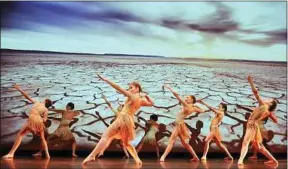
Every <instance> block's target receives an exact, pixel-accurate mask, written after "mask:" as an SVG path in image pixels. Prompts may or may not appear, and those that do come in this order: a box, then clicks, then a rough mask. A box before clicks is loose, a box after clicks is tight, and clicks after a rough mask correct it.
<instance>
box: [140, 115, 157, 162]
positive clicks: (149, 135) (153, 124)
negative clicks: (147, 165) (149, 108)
mask: <svg viewBox="0 0 288 169" xmlns="http://www.w3.org/2000/svg"><path fill="white" fill-rule="evenodd" d="M157 120H158V116H157V115H156V114H153V115H151V116H150V120H148V121H147V123H146V133H145V135H144V137H143V138H142V140H141V141H140V143H139V144H138V146H137V153H139V151H141V149H142V147H143V145H144V144H150V145H153V146H155V147H156V153H157V158H159V157H160V156H159V145H158V142H157V140H156V134H157V133H158V131H159V124H158V123H157Z"/></svg>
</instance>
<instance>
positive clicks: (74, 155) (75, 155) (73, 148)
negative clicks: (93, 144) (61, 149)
mask: <svg viewBox="0 0 288 169" xmlns="http://www.w3.org/2000/svg"><path fill="white" fill-rule="evenodd" d="M76 146H77V145H76V140H73V143H72V157H78V156H77V154H76V153H75V152H76Z"/></svg>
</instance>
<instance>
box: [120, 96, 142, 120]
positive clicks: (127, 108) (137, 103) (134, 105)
mask: <svg viewBox="0 0 288 169" xmlns="http://www.w3.org/2000/svg"><path fill="white" fill-rule="evenodd" d="M141 105H142V99H141V98H140V97H139V96H138V98H136V99H135V100H133V101H132V100H131V99H129V98H128V99H127V100H126V102H125V104H124V106H123V108H122V110H121V111H120V112H119V113H118V115H120V114H128V115H130V116H133V115H134V113H135V112H136V111H137V110H139V108H140V107H141Z"/></svg>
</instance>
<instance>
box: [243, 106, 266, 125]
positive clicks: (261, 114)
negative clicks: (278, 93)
mask: <svg viewBox="0 0 288 169" xmlns="http://www.w3.org/2000/svg"><path fill="white" fill-rule="evenodd" d="M269 114H270V112H269V111H268V106H266V105H261V106H259V107H256V108H255V109H254V111H253V112H252V114H251V116H250V117H249V119H248V122H250V123H251V122H253V123H257V124H258V123H259V122H260V121H261V120H262V119H264V118H266V117H267V116H269Z"/></svg>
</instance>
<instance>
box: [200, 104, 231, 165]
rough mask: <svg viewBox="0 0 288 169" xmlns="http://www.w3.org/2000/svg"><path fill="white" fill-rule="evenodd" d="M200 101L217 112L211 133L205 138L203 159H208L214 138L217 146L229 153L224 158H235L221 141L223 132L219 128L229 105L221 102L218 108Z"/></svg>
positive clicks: (211, 125) (211, 126)
mask: <svg viewBox="0 0 288 169" xmlns="http://www.w3.org/2000/svg"><path fill="white" fill-rule="evenodd" d="M198 102H199V103H201V104H203V105H205V106H206V107H208V108H209V109H210V110H212V111H213V112H214V113H215V117H214V118H213V120H212V122H211V124H210V133H209V134H208V136H207V137H206V138H205V145H204V154H203V156H202V158H201V160H202V161H205V160H206V156H207V153H208V150H209V144H210V142H211V141H212V140H214V141H215V142H216V144H217V146H218V147H219V148H220V149H221V150H222V151H224V152H225V153H226V154H227V156H228V157H226V158H224V159H225V160H233V157H232V156H231V154H230V153H229V151H228V150H227V148H226V147H225V146H224V145H223V144H222V143H221V140H222V138H221V134H220V130H219V125H220V123H221V121H222V119H223V117H224V112H226V111H227V105H226V104H225V103H220V104H219V106H218V107H219V108H218V109H216V108H213V107H211V106H209V105H208V104H207V103H205V102H204V101H203V100H199V101H198Z"/></svg>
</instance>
